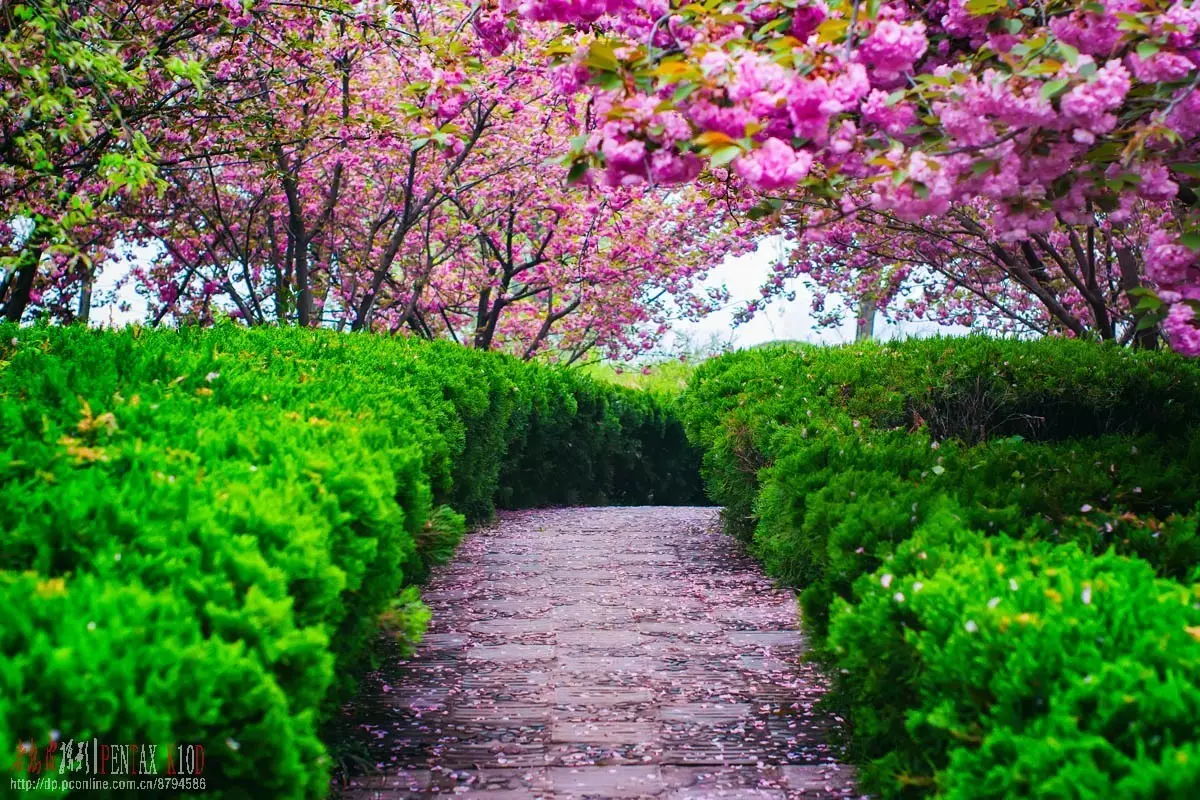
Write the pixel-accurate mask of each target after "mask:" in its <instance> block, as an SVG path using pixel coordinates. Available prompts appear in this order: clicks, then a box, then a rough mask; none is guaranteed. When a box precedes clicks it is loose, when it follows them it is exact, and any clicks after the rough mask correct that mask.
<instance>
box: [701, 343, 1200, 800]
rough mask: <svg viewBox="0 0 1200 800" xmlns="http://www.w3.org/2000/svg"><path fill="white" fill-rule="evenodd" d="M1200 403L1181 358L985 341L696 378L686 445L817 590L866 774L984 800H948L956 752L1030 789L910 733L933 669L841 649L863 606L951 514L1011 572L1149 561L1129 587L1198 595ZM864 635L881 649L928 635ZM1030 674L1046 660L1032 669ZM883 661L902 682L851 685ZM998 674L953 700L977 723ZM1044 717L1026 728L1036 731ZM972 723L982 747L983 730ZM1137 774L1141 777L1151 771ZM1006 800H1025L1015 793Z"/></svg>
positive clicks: (732, 367) (882, 631)
mask: <svg viewBox="0 0 1200 800" xmlns="http://www.w3.org/2000/svg"><path fill="white" fill-rule="evenodd" d="M1197 397H1200V368H1197V365H1195V364H1193V363H1189V362H1187V361H1184V360H1182V359H1179V358H1177V357H1175V356H1174V355H1172V354H1169V353H1132V352H1127V351H1123V350H1118V349H1115V348H1107V347H1102V346H1098V345H1094V344H1092V343H1086V342H1072V341H1062V340H1044V341H1037V342H1014V341H999V340H995V339H989V338H984V337H972V338H966V339H955V340H945V339H933V340H922V341H909V342H903V343H892V344H886V345H876V344H869V345H855V346H850V347H842V348H829V349H820V348H812V347H806V346H799V347H797V346H789V347H773V348H764V349H759V350H753V351H747V352H741V353H736V354H732V355H729V356H725V357H722V358H719V359H715V360H714V361H711V362H709V363H708V364H706V365H704V366H703V367H701V369H699V370H698V371H697V373H696V375H695V376H694V378H693V381H692V384H691V385H690V386H689V389H688V391H687V392H686V393H685V395H684V397H683V400H682V409H683V417H684V422H685V426H686V427H687V430H688V434H689V436H690V437H691V438H692V440H693V441H694V442H695V443H696V444H697V445H698V446H699V447H701V448H702V449H703V450H704V456H703V468H702V471H703V473H704V475H705V479H706V483H707V486H708V490H709V493H710V495H711V496H712V497H713V498H714V499H715V500H716V501H717V502H719V503H721V504H722V505H724V506H725V509H726V512H725V513H726V518H727V522H728V524H729V527H730V529H731V530H732V531H734V532H735V533H736V534H737V535H739V536H740V537H742V538H743V540H745V541H746V542H747V544H748V546H749V547H750V549H751V551H752V552H753V553H755V554H756V555H757V556H758V557H760V558H761V559H762V560H763V562H764V563H765V565H766V566H767V568H768V571H769V572H770V573H771V574H772V575H774V576H775V577H777V578H779V579H780V580H781V581H782V582H784V583H787V584H789V585H792V586H795V587H797V588H798V589H800V590H801V604H802V608H803V613H804V621H805V625H806V627H807V628H808V629H809V630H810V631H811V633H812V634H813V640H814V643H815V645H816V648H817V652H818V653H819V654H821V655H823V656H825V657H827V658H828V659H830V660H831V661H832V662H833V664H834V666H835V668H836V669H837V671H838V674H842V673H841V670H843V669H844V670H849V673H848V674H849V677H846V678H845V679H843V680H841V681H839V690H838V692H837V693H836V694H835V701H837V702H841V703H844V704H846V705H848V706H850V707H851V709H852V712H853V714H852V718H853V720H854V721H855V722H856V734H855V737H854V740H853V742H852V745H853V748H854V750H855V752H856V754H857V755H858V756H859V757H860V758H861V759H862V760H863V761H865V762H866V763H867V764H868V768H867V770H866V772H865V774H866V778H867V781H868V785H869V786H870V787H871V788H872V789H874V790H876V791H879V792H881V793H882V794H885V795H890V794H895V793H903V792H905V791H909V792H913V793H920V792H922V791H925V790H928V789H929V788H931V787H932V788H937V789H939V790H942V791H945V792H947V793H951V794H954V793H956V792H957V793H958V794H960V795H961V794H962V793H963V792H969V790H967V789H961V788H960V789H955V788H954V787H955V786H957V785H958V784H955V783H954V780H956V779H954V778H953V777H952V774H951V773H950V772H946V770H947V769H948V768H949V765H950V763H951V760H950V759H949V757H948V756H947V753H952V754H956V755H955V757H963V756H962V754H960V753H959V752H958V751H959V750H962V751H963V752H967V751H970V752H977V751H981V752H982V751H986V752H993V754H994V755H995V757H996V758H997V761H995V762H994V763H992V764H991V766H990V768H995V769H1000V770H1006V769H1007V770H1016V771H1017V773H1020V774H1024V773H1023V772H1022V770H1023V769H1024V767H1022V766H1021V765H1020V763H1019V759H1016V758H1015V757H1013V758H1012V759H1009V760H1004V759H1003V757H1002V754H1000V753H999V752H994V751H992V750H989V749H988V747H989V746H988V745H987V744H986V743H985V744H980V742H979V741H976V739H974V738H972V737H975V734H969V735H967V736H965V737H964V738H963V739H962V740H955V741H954V742H951V743H944V744H943V745H942V747H941V749H940V750H939V749H937V748H930V747H927V746H926V744H927V743H926V742H925V741H923V740H921V739H919V738H917V737H915V736H914V734H912V733H910V732H909V731H908V729H907V728H906V727H905V726H906V725H911V724H912V720H913V719H915V718H916V717H917V716H919V715H920V714H921V713H925V712H929V708H927V707H926V706H925V702H926V701H925V700H924V699H922V698H924V697H926V694H927V693H931V692H932V691H933V690H932V684H930V685H927V684H926V681H929V680H932V677H931V671H930V670H929V669H928V668H927V666H926V662H925V661H922V660H920V659H918V658H916V657H915V656H914V651H913V650H912V649H911V648H907V649H906V648H901V647H899V646H898V645H897V647H896V649H895V652H890V650H889V656H888V657H887V658H884V657H882V656H881V655H880V654H879V653H878V652H876V651H875V650H872V649H869V648H867V647H866V646H865V645H866V638H867V634H866V633H863V635H861V636H859V635H854V636H852V635H850V634H848V633H847V632H846V628H845V625H846V624H848V623H846V622H845V620H846V615H849V614H852V613H861V611H857V612H856V608H857V606H858V605H859V604H862V603H866V602H867V601H868V597H869V593H867V594H864V593H865V592H866V589H867V588H869V587H871V586H872V584H871V581H872V580H876V581H877V580H878V579H879V578H880V576H881V575H887V574H895V564H894V561H895V560H896V559H897V558H899V555H898V554H899V553H901V552H903V551H904V548H907V547H910V546H911V545H912V542H913V541H914V539H913V537H914V535H915V534H916V532H918V531H923V530H926V529H927V527H928V525H930V524H931V521H932V520H934V519H935V518H937V519H942V520H943V522H944V518H943V517H938V515H939V514H941V513H943V512H944V510H945V509H946V508H947V507H948V506H950V507H953V509H954V519H955V520H956V521H955V526H954V527H955V529H956V530H958V531H963V532H965V531H978V532H980V533H978V534H971V535H972V536H975V537H976V538H979V537H980V535H981V534H986V535H989V536H991V535H994V534H1007V536H1004V537H999V538H998V539H997V540H996V542H997V544H995V545H993V544H990V542H991V540H990V539H988V540H984V541H987V542H989V544H987V545H986V546H987V547H993V546H994V547H997V548H1008V549H1003V550H1002V552H1001V551H998V552H1000V555H999V556H998V557H1001V558H1008V559H1012V560H1014V563H1016V562H1020V563H1021V568H1022V569H1025V568H1029V564H1027V563H1025V561H1026V560H1027V559H1035V558H1042V557H1045V558H1049V557H1050V556H1049V555H1044V554H1045V553H1051V552H1053V553H1056V554H1058V555H1055V556H1054V558H1059V559H1062V560H1063V563H1064V564H1067V565H1069V566H1067V567H1063V569H1064V570H1067V569H1069V570H1073V571H1074V572H1075V573H1076V574H1075V578H1074V579H1078V580H1082V579H1083V578H1084V577H1085V575H1084V573H1085V572H1086V571H1087V570H1083V572H1080V571H1079V570H1082V569H1083V567H1078V569H1077V565H1078V564H1088V565H1091V564H1092V559H1093V558H1096V557H1098V558H1100V559H1101V560H1103V563H1104V564H1113V563H1117V562H1118V561H1120V556H1136V557H1138V559H1139V560H1138V561H1136V562H1130V563H1133V564H1135V567H1131V568H1130V569H1131V570H1133V571H1132V572H1130V573H1128V576H1127V579H1128V580H1129V581H1131V582H1135V583H1136V582H1137V581H1151V580H1152V578H1153V576H1154V574H1155V573H1157V574H1158V575H1159V576H1160V577H1163V578H1174V579H1176V580H1179V581H1183V582H1186V583H1192V582H1195V581H1196V580H1197V579H1200V569H1198V565H1200V537H1197V531H1196V522H1197V519H1198V517H1200V514H1197V513H1196V510H1197V506H1198V504H1200V481H1197V480H1196V476H1197V475H1200V424H1198V423H1200V404H1197V403H1196V402H1195V399H1196V398H1197ZM962 535H963V536H966V535H967V534H965V533H963V534H962ZM1017 540H1022V541H1017ZM957 546H958V544H957V543H949V542H941V543H939V542H935V543H933V544H929V545H928V546H926V547H924V549H923V550H922V552H925V553H926V555H927V556H928V557H929V558H930V559H931V562H930V563H932V564H941V563H943V562H944V561H947V559H948V558H949V556H950V555H951V554H952V552H953V551H954V548H955V547H957ZM938 548H947V551H946V552H941V551H938V552H934V551H935V550H938ZM964 548H965V549H966V552H969V553H970V552H974V551H972V550H971V549H970V548H969V547H966V546H965V545H964ZM1055 548H1059V549H1055ZM965 558H966V561H971V560H972V559H974V556H973V555H971V556H966V557H965ZM1080 559H1081V560H1080ZM955 563H958V562H955ZM964 563H965V562H964ZM1097 563H1099V562H1097ZM1092 568H1093V567H1092V566H1088V567H1087V569H1092ZM1096 568H1097V569H1098V568H1099V567H1096ZM968 573H969V570H968V569H967V568H966V567H964V568H963V571H962V576H961V577H959V578H951V577H946V580H949V581H952V582H955V581H958V582H962V586H961V588H962V589H963V591H973V588H972V586H971V584H970V582H969V574H968ZM948 574H949V573H948ZM955 574H957V573H955ZM1089 574H1090V573H1089ZM1139 576H1140V577H1139ZM1123 580H1124V579H1123ZM925 582H926V583H927V584H928V583H929V582H928V581H925ZM874 585H875V586H876V587H878V585H879V584H878V583H876V584H874ZM1155 585H1159V584H1155ZM1161 585H1164V586H1165V585H1169V584H1165V583H1164V584H1161ZM1138 587H1139V588H1138V591H1145V592H1150V593H1153V592H1154V591H1157V590H1155V589H1152V588H1147V587H1145V586H1141V584H1138ZM1130 591H1133V590H1132V589H1131V590H1130ZM893 594H894V592H889V593H887V595H886V596H887V597H888V598H892V596H893ZM988 599H989V598H984V601H987V600H988ZM892 602H896V601H895V600H893V601H892ZM1192 602H1195V600H1193V601H1192ZM956 609H957V607H955V608H951V609H948V610H947V613H957V610H956ZM1105 611H1106V613H1107V612H1108V611H1112V609H1105ZM1114 613H1115V612H1114ZM1181 613H1182V612H1181ZM831 614H832V615H833V616H832V617H831ZM1185 616H1186V615H1184V616H1179V615H1177V616H1176V617H1173V619H1175V620H1176V621H1179V620H1183V619H1185ZM869 619H870V624H871V625H874V626H875V628H876V629H875V635H876V636H877V637H879V642H880V647H883V648H884V649H889V648H890V645H888V644H885V643H888V642H891V643H896V642H900V641H902V640H904V637H905V636H906V635H909V634H912V635H915V633H914V632H919V631H921V630H924V629H925V628H924V627H923V626H925V625H926V624H927V622H926V621H925V620H923V619H917V618H912V619H908V618H905V619H903V620H901V619H899V618H898V617H887V618H880V617H878V615H876V616H874V617H870V618H869ZM1106 619H1115V617H1112V618H1106ZM960 622H961V620H960ZM1054 624H1055V625H1062V624H1066V623H1064V621H1063V620H1057V621H1055V622H1054ZM831 625H832V628H831ZM839 626H842V627H839ZM1183 627H1185V626H1184V625H1183V623H1182V622H1180V625H1179V627H1178V629H1179V631H1182V630H1183ZM862 630H864V631H865V630H866V629H862ZM831 631H832V634H831ZM827 635H830V636H831V638H830V639H829V640H828V641H827V639H826V637H827ZM1113 635H1116V633H1115V632H1114V633H1113ZM1181 641H1182V644H1180V645H1178V646H1179V647H1180V648H1181V649H1179V650H1177V651H1172V653H1171V654H1170V656H1169V657H1171V658H1176V659H1182V661H1183V662H1185V663H1187V664H1191V665H1192V666H1194V664H1195V661H1196V659H1197V658H1200V648H1198V647H1197V646H1196V643H1195V642H1194V641H1193V640H1192V639H1191V638H1190V637H1184V639H1183V640H1181ZM1018 646H1020V645H1018ZM932 648H933V646H932V645H929V649H930V652H932V651H933V649H932ZM1104 652H1107V651H1104ZM1020 655H1021V657H1027V658H1038V657H1039V654H1038V652H1037V651H1036V650H1029V651H1021V654H1020ZM1105 657H1106V656H1104V655H1103V653H1102V654H1101V655H1099V656H1097V658H1100V659H1101V660H1103V659H1104V658H1105ZM1189 659H1190V661H1189ZM868 662H872V663H878V664H880V665H887V666H886V668H887V669H893V670H896V671H897V672H898V674H900V675H902V676H903V677H904V680H901V679H899V678H898V677H897V675H890V676H889V677H888V680H880V681H876V682H873V683H872V682H869V681H867V682H856V681H858V680H859V679H858V678H856V677H855V674H856V670H858V669H859V668H860V667H861V666H862V665H863V664H866V663H868ZM1094 662H1095V659H1094V658H1093V660H1092V662H1086V663H1094ZM1081 663H1082V662H1081ZM994 666H995V665H991V664H989V665H986V667H987V669H990V668H992V667H994ZM881 668H882V667H881ZM1147 668H1149V667H1147ZM987 669H981V670H979V671H977V672H972V671H970V670H967V671H965V672H964V673H963V674H962V675H960V676H959V678H960V682H959V683H958V684H957V687H956V688H955V689H954V691H959V692H962V693H965V694H972V696H974V695H979V697H980V699H979V703H980V705H979V708H980V709H985V710H982V711H978V713H979V714H980V715H986V714H987V713H991V711H990V710H987V709H992V703H993V700H992V699H990V698H991V694H990V692H991V689H990V688H989V681H991V680H992V677H991V673H989V672H987ZM1189 669H1190V667H1189ZM1184 671H1185V672H1186V670H1184ZM889 682H890V684H889ZM889 685H890V686H891V688H890V689H889V688H888V687H889ZM941 688H942V689H945V687H941ZM893 690H894V691H893ZM946 691H950V690H946ZM943 699H944V698H939V699H938V701H937V702H941V701H942V700H943ZM1046 700H1047V698H1045V697H1044V696H1043V701H1046ZM930 702H933V701H930ZM872 709H874V710H872ZM977 710H978V709H977ZM1044 711H1045V709H1037V708H1034V707H1030V708H1026V709H1025V711H1024V712H1023V713H1025V714H1026V715H1027V717H1028V719H1026V720H1025V721H1026V722H1031V721H1032V720H1035V719H1038V718H1040V715H1041V714H1042V713H1044ZM930 713H932V712H930ZM968 716H969V714H968ZM972 725H975V726H980V725H984V726H985V727H986V725H985V721H984V720H982V718H980V719H974V720H973V722H972ZM956 730H957V731H958V732H959V733H961V732H963V731H965V730H967V728H960V729H956ZM1193 733H1194V734H1195V735H1194V736H1192V737H1191V738H1189V739H1188V741H1189V742H1194V741H1197V740H1200V730H1196V731H1193ZM1076 735H1077V736H1078V737H1080V738H1079V739H1078V740H1077V741H1074V742H1067V743H1066V744H1064V746H1068V747H1073V746H1075V745H1077V744H1079V743H1080V742H1084V741H1091V739H1089V738H1088V737H1089V735H1090V734H1087V733H1086V731H1085V730H1084V728H1080V730H1079V732H1078V734H1076ZM1155 735H1161V734H1155ZM1148 736H1149V735H1148ZM976 738H978V737H976ZM983 738H984V739H986V737H983ZM1151 738H1152V736H1151ZM989 741H990V740H989ZM1148 741H1149V740H1148V739H1147V741H1146V742H1142V743H1141V744H1142V745H1147V743H1148ZM1094 743H1095V742H1093V744H1094ZM1157 746H1158V744H1156V745H1155V747H1157ZM1152 750H1153V748H1149V750H1148V751H1152ZM1006 752H1008V754H1009V755H1012V751H1011V750H1010V751H1006ZM1097 752H1099V751H1097ZM1172 757H1174V756H1172ZM1104 758H1108V756H1104ZM955 763H957V762H955ZM1139 764H1140V762H1139ZM1114 768H1115V767H1114ZM1131 770H1133V771H1134V772H1136V773H1137V775H1139V776H1142V777H1145V775H1146V773H1144V771H1143V770H1142V766H1138V767H1137V769H1133V768H1132V767H1131ZM1066 774H1067V773H1066V772H1063V773H1060V774H1057V777H1054V778H1046V781H1048V782H1038V781H1041V779H1040V778H1037V777H1032V778H1030V780H1032V781H1034V783H1035V784H1036V786H1035V789H1036V790H1032V789H1031V791H1030V793H1031V794H1033V795H1038V794H1039V793H1041V794H1045V793H1050V794H1053V793H1054V792H1053V791H1051V790H1050V788H1048V787H1050V786H1052V785H1053V781H1054V780H1060V779H1063V778H1064V776H1065V775H1066ZM1141 779H1142V778H1141V777H1138V778H1131V780H1135V781H1136V780H1141ZM963 785H967V784H963ZM1031 785H1033V784H1031ZM1038 787H1040V788H1038ZM1001 794H1004V792H1001ZM1009 796H1025V793H1024V792H1023V791H1018V790H1017V789H1013V790H1012V791H1011V792H1010V793H1009Z"/></svg>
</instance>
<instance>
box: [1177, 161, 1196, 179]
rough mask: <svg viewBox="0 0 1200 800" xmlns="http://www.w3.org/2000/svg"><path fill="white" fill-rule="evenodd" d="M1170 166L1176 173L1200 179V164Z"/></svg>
mask: <svg viewBox="0 0 1200 800" xmlns="http://www.w3.org/2000/svg"><path fill="white" fill-rule="evenodd" d="M1170 166H1171V169H1172V170H1174V171H1175V172H1179V173H1182V174H1184V175H1188V176H1190V177H1193V178H1200V163H1191V164H1187V163H1176V164H1171V165H1170Z"/></svg>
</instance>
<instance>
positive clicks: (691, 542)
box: [338, 508, 857, 800]
mask: <svg viewBox="0 0 1200 800" xmlns="http://www.w3.org/2000/svg"><path fill="white" fill-rule="evenodd" d="M424 596H425V598H426V602H427V603H428V605H429V606H430V609H431V610H432V611H433V621H432V623H431V625H430V629H429V631H428V633H427V634H426V636H425V639H424V641H423V642H422V644H421V645H420V647H419V648H418V650H417V652H416V654H415V655H413V656H412V657H411V658H410V659H408V660H405V659H404V658H403V655H402V654H401V653H400V651H399V646H398V645H397V644H396V643H394V642H391V643H389V642H387V641H385V642H384V643H383V644H382V645H381V646H383V647H385V648H386V649H387V650H388V652H389V655H388V656H387V658H386V661H385V663H384V665H383V667H382V668H381V669H380V670H379V671H377V672H376V673H373V674H372V675H371V676H369V677H368V680H367V681H366V682H365V683H364V687H363V690H362V692H361V693H360V695H359V697H358V698H356V699H355V700H354V701H353V703H351V705H350V706H349V707H348V710H347V720H346V721H347V726H346V727H347V728H348V729H350V730H353V731H354V736H355V737H356V740H357V745H356V746H350V747H348V748H347V752H350V753H354V754H355V759H357V758H358V754H359V753H364V754H366V755H364V756H363V757H362V764H361V765H359V766H356V767H352V769H354V770H356V771H355V772H352V773H351V774H346V775H340V776H339V779H340V780H341V781H342V782H344V783H345V784H346V786H345V787H344V788H342V787H339V792H338V797H340V798H342V800H367V798H370V799H371V800H409V799H410V798H411V800H431V798H435V797H465V798H492V800H517V799H518V798H521V799H522V800H585V799H590V798H596V799H597V800H598V799H599V798H605V799H607V798H613V799H614V800H615V799H616V798H646V799H647V800H649V799H650V798H653V800H710V799H711V800H717V799H718V798H741V799H742V800H811V799H813V798H835V797H838V798H841V797H852V796H857V795H856V793H857V789H856V786H855V782H854V772H853V770H852V769H850V768H848V767H845V766H842V765H840V764H838V763H836V761H835V755H836V754H835V751H834V750H833V748H832V746H831V745H830V744H829V739H828V732H829V731H830V730H831V729H832V728H835V727H836V726H838V725H840V721H839V720H837V719H836V718H834V717H831V716H829V715H828V714H826V713H825V712H822V711H820V710H818V709H819V706H818V703H817V701H818V700H819V699H820V697H821V694H822V693H823V692H824V691H825V686H826V680H825V677H824V676H823V675H822V674H821V673H820V670H819V667H818V666H817V665H815V664H813V663H811V662H805V661H804V660H803V659H802V658H801V655H802V653H803V650H804V646H805V642H804V637H803V635H802V634H801V633H799V632H798V631H797V630H796V622H797V617H796V603H795V600H794V598H793V597H792V595H791V594H789V593H787V592H784V591H780V590H779V589H777V588H776V587H775V586H773V585H772V583H771V581H770V580H768V579H767V578H766V577H764V576H763V575H762V573H761V571H760V569H759V568H758V566H757V565H755V564H754V563H753V562H752V561H751V560H750V559H749V558H747V557H746V555H745V554H744V553H743V552H741V551H740V550H739V548H738V546H737V543H736V542H735V541H734V540H732V539H731V538H729V537H727V536H725V535H724V534H723V533H721V532H720V531H719V529H718V527H717V523H716V521H715V514H714V510H713V509H701V508H606V509H596V508H581V509H552V510H538V511H526V512H502V513H501V514H500V519H499V522H498V523H497V524H495V525H493V526H490V527H486V528H482V529H480V530H477V531H475V532H473V533H472V534H470V535H468V536H467V537H466V538H465V539H464V541H463V543H462V545H461V547H460V548H459V552H458V553H457V555H456V557H455V559H454V561H453V563H451V564H449V565H446V566H445V567H443V568H441V569H439V570H436V571H435V574H434V575H433V577H432V579H431V580H430V582H429V584H428V585H427V586H426V589H425V595H424ZM354 763H356V764H357V760H355V761H354ZM371 765H374V769H371V768H370V766H371Z"/></svg>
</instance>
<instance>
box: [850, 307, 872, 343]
mask: <svg viewBox="0 0 1200 800" xmlns="http://www.w3.org/2000/svg"><path fill="white" fill-rule="evenodd" d="M874 338H875V300H874V299H873V298H869V297H864V298H863V299H862V300H861V301H860V302H859V304H858V320H857V323H856V325H855V331H854V341H856V342H869V341H871V340H872V339H874Z"/></svg>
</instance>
